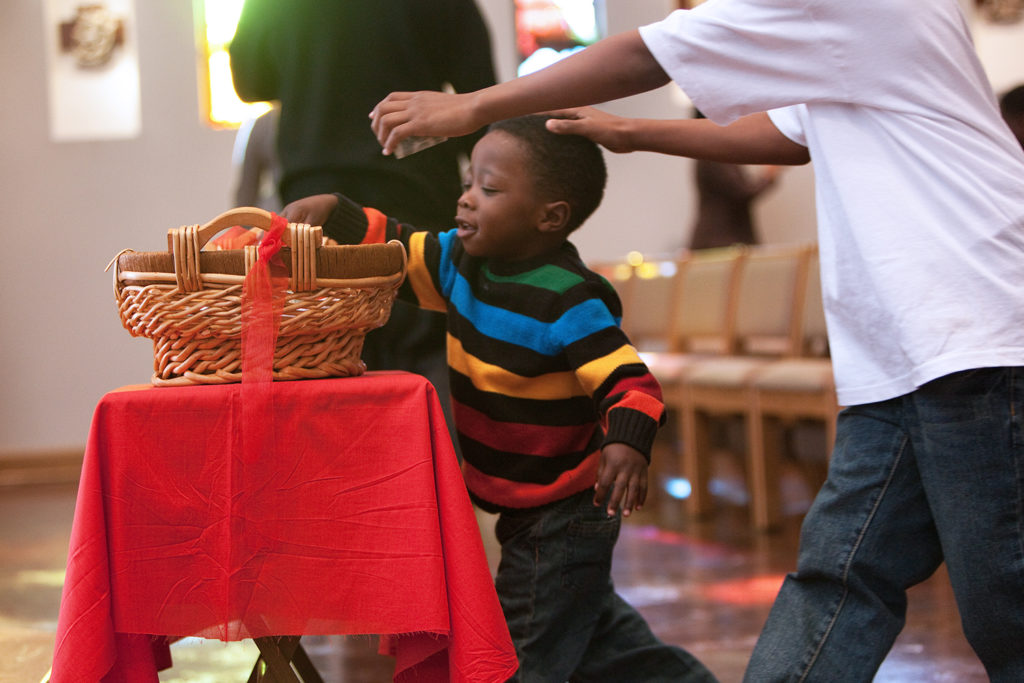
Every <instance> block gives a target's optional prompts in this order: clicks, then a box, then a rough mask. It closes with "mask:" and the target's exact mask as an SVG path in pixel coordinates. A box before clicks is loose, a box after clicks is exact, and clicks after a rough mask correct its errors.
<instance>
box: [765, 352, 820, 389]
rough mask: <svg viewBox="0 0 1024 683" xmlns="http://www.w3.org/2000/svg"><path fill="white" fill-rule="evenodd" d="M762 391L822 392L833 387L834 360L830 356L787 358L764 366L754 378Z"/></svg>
mask: <svg viewBox="0 0 1024 683" xmlns="http://www.w3.org/2000/svg"><path fill="white" fill-rule="evenodd" d="M751 383H752V386H753V387H754V388H755V389H757V390H760V391H782V392H794V393H795V392H822V391H826V390H828V389H830V388H832V386H833V383H834V380H833V376H832V361H830V360H829V359H828V358H787V359H785V360H779V361H775V362H774V363H770V364H768V365H767V366H765V367H764V368H762V369H761V370H760V371H759V372H758V373H757V375H756V376H755V377H754V378H753V379H752V382H751Z"/></svg>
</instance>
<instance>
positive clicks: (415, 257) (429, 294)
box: [323, 194, 454, 312]
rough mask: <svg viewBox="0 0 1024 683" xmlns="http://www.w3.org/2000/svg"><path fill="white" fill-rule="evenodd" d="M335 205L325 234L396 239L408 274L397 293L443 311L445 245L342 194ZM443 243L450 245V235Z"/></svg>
mask: <svg viewBox="0 0 1024 683" xmlns="http://www.w3.org/2000/svg"><path fill="white" fill-rule="evenodd" d="M335 196H336V197H337V198H338V205H337V206H336V207H335V208H334V210H333V211H332V212H331V215H330V216H329V217H328V218H327V220H326V221H324V225H323V228H324V234H325V235H327V236H328V237H330V238H332V239H334V240H337V241H338V242H340V243H341V244H364V243H365V244H379V243H383V242H388V241H390V240H399V241H401V242H402V244H403V245H404V246H405V251H406V253H407V254H408V258H409V261H408V273H409V276H408V277H407V278H406V279H405V282H403V283H402V286H401V287H400V288H399V290H398V296H399V297H400V298H402V299H404V300H406V301H409V302H410V303H413V304H416V305H417V306H420V307H421V308H426V309H429V310H433V311H440V312H444V311H445V299H444V296H443V295H442V294H441V291H442V288H441V283H440V280H439V277H440V275H439V271H440V263H441V259H442V257H443V254H444V251H445V249H444V247H443V246H442V244H441V239H440V238H439V236H438V235H435V234H434V233H432V232H430V231H429V230H417V229H416V228H414V227H412V226H411V225H407V224H405V223H400V222H399V221H397V220H395V219H394V218H390V217H388V216H385V215H384V214H382V213H381V212H379V211H377V210H376V209H372V208H366V207H363V206H360V205H359V204H357V203H356V202H353V201H352V200H351V199H349V198H348V197H346V196H344V195H342V194H335ZM452 234H454V233H449V234H448V235H447V237H446V244H449V245H450V244H451V242H452V240H451V235H452Z"/></svg>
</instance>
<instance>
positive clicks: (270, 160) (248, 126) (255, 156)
mask: <svg viewBox="0 0 1024 683" xmlns="http://www.w3.org/2000/svg"><path fill="white" fill-rule="evenodd" d="M280 111H281V110H280V109H279V108H278V107H277V105H275V106H274V107H273V108H271V109H270V110H269V111H267V112H264V113H263V114H260V115H259V116H257V117H255V118H252V119H249V120H248V121H246V122H244V123H243V124H242V125H241V126H239V127H238V133H237V135H235V146H234V149H233V150H232V153H231V166H232V168H233V169H234V176H235V194H234V202H235V206H258V207H259V208H261V209H266V210H267V211H275V212H277V211H280V210H281V207H282V206H283V205H282V204H281V197H280V195H279V194H278V185H280V183H281V163H280V161H279V160H278V158H277V122H278V119H279V117H280Z"/></svg>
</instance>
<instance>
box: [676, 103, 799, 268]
mask: <svg viewBox="0 0 1024 683" xmlns="http://www.w3.org/2000/svg"><path fill="white" fill-rule="evenodd" d="M694 118H697V119H702V118H704V115H703V114H702V113H700V111H699V110H694ZM694 169H695V170H694V175H695V177H696V184H697V202H698V205H697V218H696V220H695V221H694V224H693V232H692V233H691V234H690V249H708V248H711V247H727V246H729V245H731V244H758V243H760V241H761V239H760V236H759V235H758V232H757V229H756V227H755V224H754V216H753V205H754V201H755V200H756V199H757V198H758V197H760V196H762V194H763V193H764V192H765V190H767V189H768V188H770V187H772V186H773V185H774V184H775V181H776V180H777V179H778V177H779V173H780V167H779V166H758V167H749V166H744V165H742V164H729V163H724V162H719V161H706V160H702V159H698V160H697V161H696V163H695V167H694Z"/></svg>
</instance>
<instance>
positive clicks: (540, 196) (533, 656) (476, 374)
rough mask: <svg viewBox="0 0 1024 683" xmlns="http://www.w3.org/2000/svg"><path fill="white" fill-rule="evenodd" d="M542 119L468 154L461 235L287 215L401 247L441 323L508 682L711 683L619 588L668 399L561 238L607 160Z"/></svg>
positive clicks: (310, 204) (601, 286)
mask: <svg viewBox="0 0 1024 683" xmlns="http://www.w3.org/2000/svg"><path fill="white" fill-rule="evenodd" d="M546 120H547V117H541V116H528V117H523V118H518V119H512V120H507V121H502V122H499V123H496V124H495V125H493V126H491V128H490V129H489V131H488V133H487V134H486V135H485V136H484V137H483V138H482V139H481V140H480V141H479V142H478V143H477V144H476V146H475V147H474V148H473V154H472V159H471V164H470V170H469V174H468V178H467V180H466V182H465V185H464V188H465V189H464V192H463V194H462V196H461V197H460V198H459V201H458V210H457V215H456V218H455V223H456V225H457V226H458V228H457V229H456V230H451V231H448V232H445V233H442V234H441V235H439V236H435V235H433V234H431V233H429V232H425V231H416V230H415V229H413V228H411V227H410V226H407V225H403V224H400V223H398V222H396V221H394V220H393V219H389V218H386V217H385V216H384V215H383V214H380V213H379V212H377V211H375V210H374V209H369V208H367V209H364V208H363V207H360V206H358V205H356V204H355V203H353V202H351V201H350V200H348V199H347V198H345V197H343V196H340V195H316V196H313V197H309V198H306V199H302V200H299V201H297V202H293V203H292V204H289V205H288V206H286V207H285V208H284V210H283V212H282V214H283V215H284V216H285V217H286V218H288V219H289V220H291V221H300V222H307V223H311V224H317V225H323V227H324V231H325V234H326V235H327V236H329V237H332V238H334V239H336V240H338V241H339V242H343V243H366V242H381V241H385V240H390V239H400V240H402V242H403V243H405V245H406V248H407V249H408V252H409V277H408V279H407V281H406V283H405V284H403V286H402V290H401V291H400V295H401V296H404V297H407V298H409V299H411V300H413V301H415V302H417V303H418V304H419V305H420V306H423V307H426V308H431V309H434V310H438V311H444V312H445V313H447V320H448V364H449V369H450V376H451V396H452V401H453V412H454V416H455V424H456V427H457V430H458V434H459V440H460V442H461V446H462V455H463V459H464V462H463V471H464V475H465V480H466V485H467V487H468V489H469V492H470V495H471V497H472V498H473V500H474V501H475V502H476V503H477V504H478V505H480V506H481V507H482V508H484V509H486V510H488V511H491V512H498V513H500V514H499V517H498V522H497V527H496V535H497V537H498V540H499V542H500V543H501V562H500V566H499V568H498V574H497V577H496V579H495V586H496V588H497V592H498V597H499V598H500V601H501V605H502V608H503V610H504V612H505V617H506V619H507V621H508V627H509V632H510V634H511V636H512V640H513V642H514V643H515V645H516V651H517V655H518V657H519V672H518V674H517V678H516V680H520V681H551V683H564V681H567V680H593V681H666V682H669V681H672V682H674V683H675V682H683V681H713V680H715V679H714V677H713V676H712V675H711V673H710V672H708V671H707V669H706V668H704V666H703V665H701V664H700V663H699V662H698V661H697V660H696V659H694V658H693V657H692V656H691V655H689V654H688V653H686V652H684V651H683V650H681V649H679V648H676V647H671V646H668V645H666V644H664V643H662V642H661V641H660V640H658V639H657V638H656V637H655V636H654V634H652V633H651V631H650V628H649V627H648V626H647V624H646V622H645V621H644V619H643V617H641V616H640V614H639V613H638V612H636V610H634V609H633V608H632V607H630V606H629V605H628V604H626V603H625V602H624V601H623V600H622V599H621V598H620V597H619V596H618V595H617V594H616V593H615V591H614V589H613V586H612V581H611V575H610V571H611V559H612V549H613V547H614V545H615V541H616V539H617V538H618V534H619V525H620V521H621V518H620V515H619V512H620V510H621V513H622V514H623V515H629V514H630V512H631V511H632V510H634V509H638V508H639V507H640V505H641V504H642V503H643V502H644V499H645V497H646V491H647V465H648V460H649V458H650V449H651V443H652V441H653V439H654V435H655V432H656V431H657V428H658V425H659V423H660V422H661V420H662V419H663V405H662V401H661V389H660V387H659V386H658V384H657V382H656V381H655V380H654V378H653V377H652V376H651V375H650V373H649V372H648V370H647V368H646V367H645V366H644V364H643V362H642V361H641V360H640V358H639V356H638V355H637V352H636V350H635V349H634V348H633V347H632V346H631V345H630V344H629V340H628V339H627V338H626V336H625V334H624V333H623V332H622V330H621V329H620V328H619V326H618V323H619V320H620V318H621V304H620V303H619V300H618V298H617V296H616V295H615V293H614V290H613V289H612V288H611V286H610V285H609V284H608V283H607V282H606V281H605V280H604V279H603V278H601V277H600V276H598V275H596V274H595V273H593V272H592V271H590V270H588V269H587V268H586V266H584V265H583V263H582V261H581V260H580V257H579V255H578V254H577V252H576V248H575V247H574V246H573V245H572V244H571V243H570V242H569V241H568V237H569V235H570V233H572V231H573V230H575V229H576V228H578V227H579V226H580V224H581V223H583V221H584V220H585V219H586V218H587V217H588V216H589V215H590V214H591V213H592V212H593V211H594V209H596V208H597V206H598V204H599V203H600V201H601V197H602V194H603V192H604V185H605V180H606V171H605V165H604V160H603V158H602V156H601V151H600V149H599V148H598V147H597V145H595V144H594V143H593V142H591V141H589V140H587V139H586V138H582V137H578V136H562V135H555V134H554V133H551V132H549V131H548V130H547V129H546V128H545V123H546Z"/></svg>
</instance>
